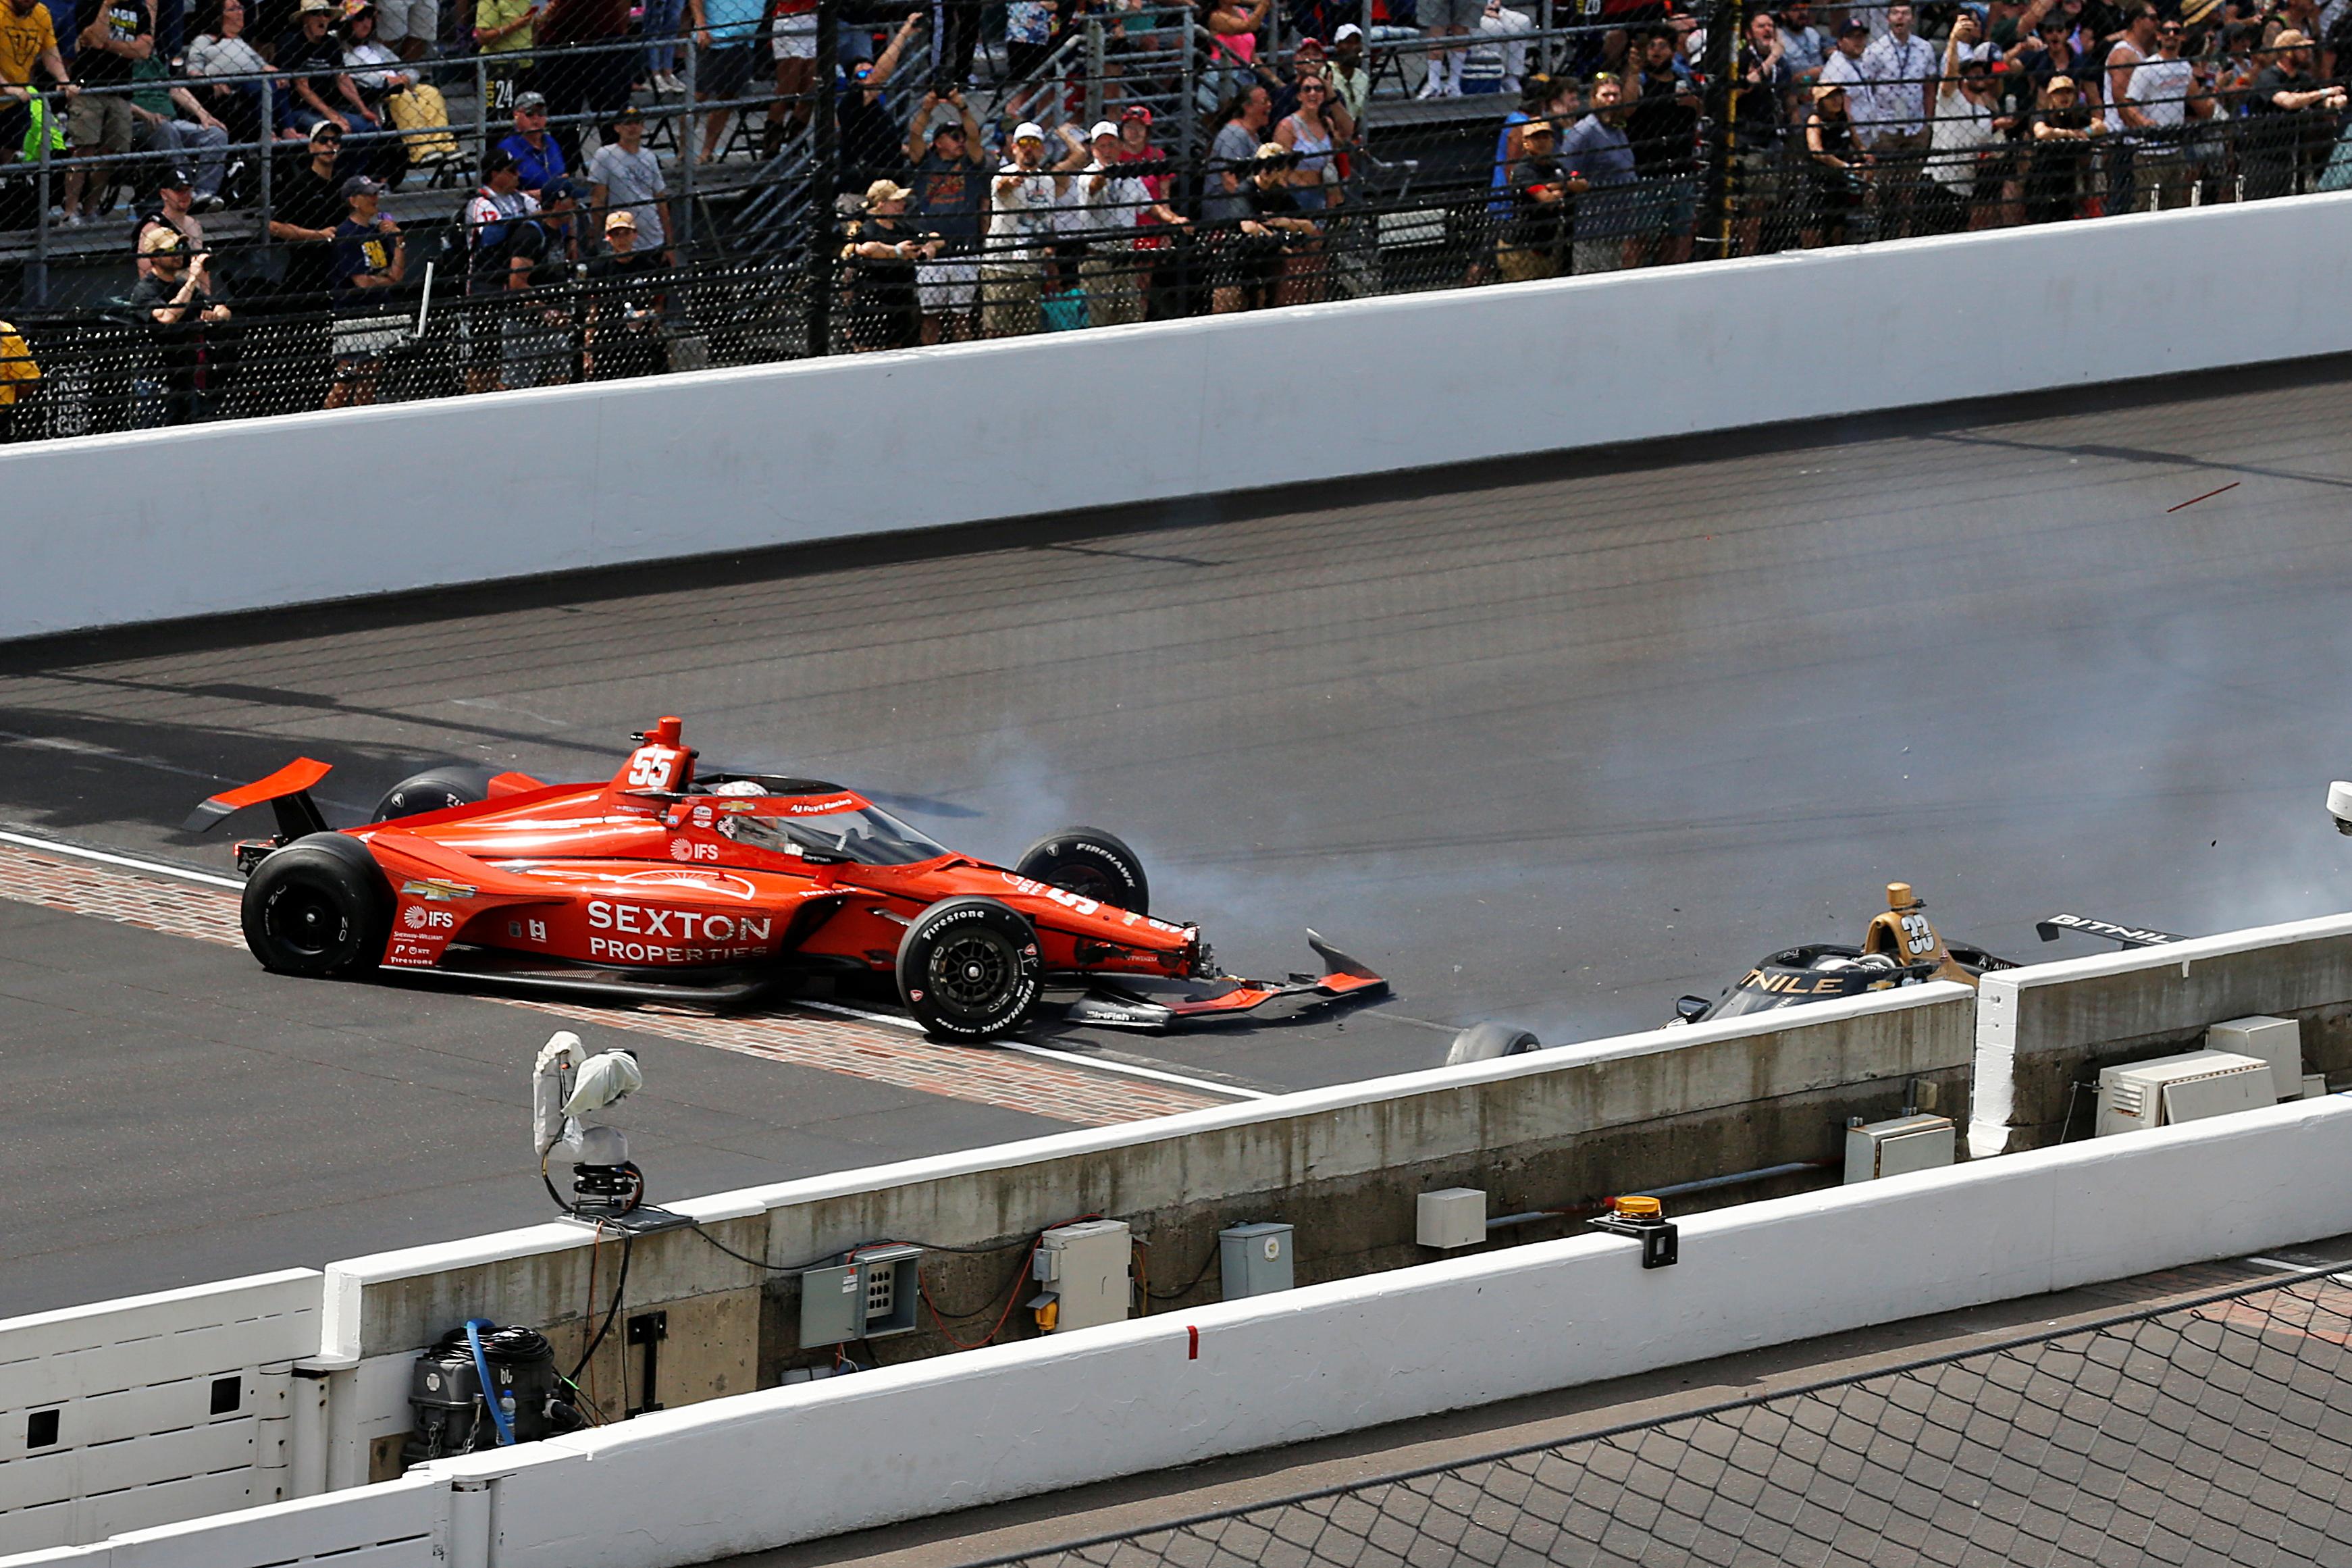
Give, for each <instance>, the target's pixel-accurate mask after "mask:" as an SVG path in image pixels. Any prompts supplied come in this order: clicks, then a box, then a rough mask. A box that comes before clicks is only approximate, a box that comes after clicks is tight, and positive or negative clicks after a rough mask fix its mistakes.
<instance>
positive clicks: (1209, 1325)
mask: <svg viewBox="0 0 2352 1568" xmlns="http://www.w3.org/2000/svg"><path fill="white" fill-rule="evenodd" d="M2347 1191H2352V1097H2347V1096H2332V1097H2328V1098H2325V1099H2320V1100H2307V1101H2295V1102H2289V1103H2287V1104H2284V1105H2280V1106H2277V1107H2274V1108H2273V1109H2271V1110H2257V1111H2250V1112H2246V1113H2244V1114H2242V1115H2238V1116H2230V1117H2221V1118H2216V1119H2214V1120H2212V1121H2203V1122H2198V1123H2192V1124H2190V1125H2188V1126H2184V1127H2176V1128H2166V1129H2161V1130H2158V1131H2150V1132H2144V1133H2139V1134H2135V1135H2132V1136H2129V1137H2122V1138H2114V1139H2105V1140H2101V1141H2099V1142H2095V1143H2080V1144H2070V1145H2067V1146H2064V1147H2061V1148H2053V1149H2046V1150H2040V1151H2034V1152H2027V1153H2021V1154H2017V1155H2012V1156H2011V1157H2009V1158H2006V1159H2002V1160H2000V1161H1998V1162H1993V1163H1969V1164H1964V1165H1960V1166H1958V1167H1955V1168H1952V1169H1948V1170H1943V1171H1931V1172H1923V1173H1917V1174H1915V1175H1909V1176H1898V1177H1893V1178H1889V1179H1887V1180H1885V1181H1880V1182H1874V1183H1870V1184H1863V1185H1858V1186H1853V1187H1843V1188H1839V1189H1836V1190H1832V1191H1829V1192H1823V1193H1813V1194H1798V1195H1794V1196H1790V1197H1784V1198H1779V1199H1773V1200H1769V1201H1766V1202H1761V1203H1756V1204H1750V1205H1744V1206H1741V1207H1738V1208H1734V1209H1727V1210H1723V1211H1718V1212H1717V1213H1713V1214H1707V1215H1697V1216H1695V1217H1693V1218H1690V1219H1688V1220H1686V1221H1685V1222H1684V1224H1683V1226H1682V1235H1681V1262H1680V1263H1679V1264H1678V1265H1677V1266H1675V1267H1674V1268H1665V1269H1658V1270H1644V1269H1643V1268H1641V1267H1640V1266H1639V1263H1638V1247H1637V1245H1636V1244H1635V1243H1633V1242H1632V1241H1630V1240H1625V1239H1622V1238H1619V1237H1604V1236H1598V1235H1587V1236H1581V1237H1573V1238H1569V1239H1563V1240H1558V1241H1551V1242H1544V1243H1539V1244H1536V1245H1532V1246H1528V1247H1515V1248H1511V1249H1509V1250H1507V1251H1504V1252H1499V1253H1493V1254H1488V1255H1486V1256H1481V1257H1475V1258H1462V1259H1458V1260H1454V1261H1448V1262H1441V1263H1433V1264H1429V1265H1425V1266H1423V1267H1420V1268H1411V1269H1406V1270H1401V1271H1396V1272H1391V1273H1388V1274H1383V1275H1379V1276H1374V1277H1370V1278H1365V1279H1349V1280H1339V1281H1334V1282H1331V1283H1328V1284H1324V1285H1317V1286H1308V1287H1306V1288H1303V1289H1297V1290H1293V1291H1290V1292H1287V1293H1286V1294H1282V1295H1277V1296H1271V1297H1261V1298H1257V1299H1255V1300H1246V1301H1236V1302H1232V1303H1227V1304H1222V1305H1216V1306H1208V1307H1202V1308H1201V1309H1199V1310H1193V1311H1188V1312H1182V1313H1176V1314H1171V1315H1169V1316H1166V1317H1160V1318H1152V1319H1146V1320H1140V1321H1130V1322H1127V1323H1122V1324H1114V1325H1110V1326H1108V1327H1105V1328H1100V1329H1091V1330H1083V1331H1076V1332H1073V1333H1071V1334H1069V1335H1067V1336H1064V1337H1060V1338H1057V1339H1055V1340H1054V1341H1051V1342H1031V1343H1026V1344H1016V1345H1007V1346H1003V1347H998V1348H995V1349H991V1350H984V1351H980V1352H973V1353H971V1354H970V1355H962V1356H954V1357H948V1358H942V1359H940V1360H937V1361H932V1362H927V1363H921V1364H919V1365H909V1366H903V1367H897V1368H890V1369H886V1370H883V1371H878V1372H874V1373H866V1374H862V1375H860V1376H857V1377H854V1378H849V1379H845V1380H835V1381H828V1382H824V1383H817V1384H800V1385H796V1386H793V1387H788V1388H780V1389H773V1390H770V1391H767V1392H763V1393H760V1394H748V1395H745V1396H743V1397H741V1398H739V1399H731V1400H727V1401H723V1402H719V1403H713V1404H709V1405H701V1406H698V1407H696V1408H693V1409H688V1410H680V1411H670V1412H663V1413H658V1414H655V1415H646V1416H643V1417H640V1418H639V1419H637V1420H635V1421H633V1422H630V1423H628V1424H626V1425H625V1426H615V1427H607V1428H601V1429H595V1430H592V1431H588V1432H583V1433H580V1434H575V1435H573V1436H568V1437H562V1438H555V1439H551V1440H549V1441H547V1442H544V1443H540V1444H534V1445H530V1446H529V1447H527V1448H523V1449H509V1450H504V1451H493V1452H488V1453H483V1454H475V1455H468V1456H466V1457H464V1458H457V1459H452V1460H444V1461H439V1462H437V1463H435V1464H433V1465H429V1466H425V1467H420V1468H419V1469H417V1470H416V1471H415V1472H412V1473H411V1474H410V1475H408V1476H406V1477H404V1478H403V1479H400V1480H397V1481H394V1482H391V1483H388V1484H387V1485H384V1486H381V1487H371V1488H365V1489H361V1490H358V1491H353V1492H348V1493H340V1494H336V1495H334V1496H331V1497H328V1498H323V1499H314V1500H310V1501H308V1502H303V1503H292V1504H279V1505H276V1506H273V1507H270V1508H265V1509H259V1510H252V1511H250V1512H248V1513H247V1514H244V1515H239V1516H231V1517H229V1518H226V1519H222V1520H215V1521H196V1522H194V1523H191V1524H187V1525H183V1526H179V1527H175V1528H172V1529H167V1530H161V1531H145V1532H139V1533H134V1534H131V1535H128V1536H124V1537H121V1538H119V1539H118V1540H116V1541H114V1542H109V1543H106V1544H104V1545H101V1546H97V1547H93V1548H89V1549H84V1550H82V1551H79V1552H50V1553H35V1554H33V1555H31V1556H27V1557H22V1558H14V1559H7V1560H5V1561H0V1568H31V1565H32V1564H35V1563H41V1564H64V1563H76V1564H80V1565H84V1568H96V1565H99V1564H103V1565H105V1568H147V1565H149V1564H157V1565H160V1564H166V1563H169V1564H174V1565H178V1564H190V1563H202V1564H205V1568H263V1565H265V1564H273V1563H285V1562H287V1561H289V1560H291V1559H294V1558H296V1557H297V1556H298V1555H299V1556H302V1557H316V1556H319V1555H321V1554H324V1553H326V1552H352V1556H351V1557H350V1558H347V1559H344V1560H346V1561H354V1562H364V1563H368V1564H369V1565H370V1568H387V1565H389V1568H439V1565H440V1564H443V1563H446V1564H458V1565H467V1568H542V1565H543V1568H668V1565H670V1564H684V1563H700V1562H705V1561H709V1560H710V1559H712V1558H715V1557H719V1556H723V1555H726V1554H728V1553H731V1552H751V1551H757V1550H761V1549H763V1548H768V1547H773V1546H778V1545H782V1544H785V1543H788V1542H794V1541H801V1540H809V1539H814V1538H818V1537H823V1536H827V1535H833V1534H837V1533H839V1532H842V1531H849V1530H856V1529H859V1528H864V1527H869V1526H874V1525H879V1524H885V1523H888V1522H890V1521H895V1520H900V1519H906V1518H910V1517H919V1516H923V1515H929V1514H935V1513H940V1512H945V1511H948V1510H954V1509H960V1508H967V1507H971V1506H975V1505H978V1504H982V1503H988V1502H993V1501H999V1500H1004V1499H1008V1498H1017V1497H1022V1496H1026V1495H1033V1494H1036V1493H1041V1492H1047V1491H1053V1490H1058V1489H1064V1488H1067V1487H1072V1486H1077V1485H1082V1484H1085V1483H1087V1482H1090V1481H1096V1480H1100V1479H1107V1478H1110V1477H1115V1476H1120V1475H1129V1474H1135V1473H1139V1472H1142V1471H1148V1470H1154V1469H1160V1468H1166V1467H1169V1466H1173V1465H1181V1464H1187V1463H1192V1462H1196V1461H1199V1460H1202V1459H1206V1458H1213V1457H1216V1456H1220V1455H1226V1454H1234V1453H1240V1452H1246V1451H1249V1450H1252V1449H1256V1448H1264V1447H1274V1446H1276V1445H1281V1444H1287V1443H1294V1442H1298V1441H1301V1440H1305V1439H1307V1438H1312V1437H1318V1436H1328V1435H1331V1434H1334V1433H1342V1432H1349V1431H1355V1430H1360V1429H1362V1428H1365V1427H1369V1426H1378V1425H1381V1424H1384V1423H1388V1422H1392V1421H1398V1420H1404V1419H1409V1418H1412V1417H1414V1416H1419V1415H1428V1414H1432V1413H1434V1412H1438V1411H1443V1410H1447V1409H1455V1408H1460V1407H1464V1406H1469V1405H1481V1404H1486V1403H1490V1402H1493V1401H1496V1400H1500V1399H1506V1398H1510V1397H1513V1396H1517V1395H1520V1394H1529V1393H1533V1392H1537V1391H1539V1390H1545V1389H1556V1388H1563V1387H1570V1386H1574V1385H1577V1384H1585V1383H1591V1382H1597V1381H1601V1380H1604V1379H1607V1378H1609V1377H1612V1376H1614V1375H1617V1374H1620V1373H1622V1372H1623V1371H1624V1370H1625V1369H1626V1368H1627V1367H1628V1366H1641V1367H1660V1366H1672V1365H1678V1364H1684V1363H1690V1362H1695V1361H1699V1360H1704V1359H1706V1358H1710V1357H1714V1356H1720V1355H1726V1354H1730V1353H1733V1352H1740V1351H1746V1350H1752V1349H1756V1348H1759V1347H1762V1346H1767V1345H1772V1344H1779V1343H1785V1342H1791V1341H1796V1340H1801V1339H1805V1338H1810V1337H1812V1336H1815V1335H1819V1334H1823V1333H1831V1332H1835V1331H1842V1330H1846V1329H1852V1328H1856V1327H1862V1326H1866V1325H1869V1324H1874V1323H1881V1322H1886V1321H1895V1320H1899V1319H1903V1318H1908V1317H1915V1316H1918V1315H1921V1314H1925V1313H1930V1312H1937V1311H1944V1310H1952V1309H1956V1308H1959V1307H1965V1306H1970V1305H1975V1304H1979V1303H1982V1302H1987V1301H1993V1300H2009V1299H2013V1298H2018V1297H2023V1296H2032V1295H2036V1294H2040V1293H2042V1292H2046V1291H2051V1290H2058V1289H2068V1288H2071V1287H2074V1286H2077V1285H2082V1284H2087V1283H2091V1282H2094V1281H2097V1280H2102V1279H2115V1278H2119V1277H2122V1276H2125V1275H2129V1274H2134V1273H2138V1272H2142V1271H2146V1270H2150V1269H2158V1268H2168V1267H2177V1266H2179V1265H2182V1264H2188V1263H2193V1262H2199V1261H2202V1260H2206V1259H2210V1258H2222V1257H2229V1256H2234V1255H2240V1254H2243V1253H2245V1252H2248V1251H2252V1250H2258V1249H2261V1248H2264V1247H2279V1246H2284V1245H2286V1244H2289V1243H2292V1242H2294V1241H2299V1240H2305V1239H2308V1238H2310V1237H2318V1236H2325V1235H2328V1234H2331V1233H2335V1232H2340V1231H2342V1230H2343V1229H2344V1228H2345V1227H2346V1226H2347V1223H2352V1207H2347V1198H2346V1195H2345V1194H2347ZM1831 1280H1833V1281H1835V1282H1836V1288H1835V1289H1834V1290H1827V1291H1825V1290H1824V1289H1823V1288H1822V1287H1823V1282H1824V1281H1831ZM297 1549H299V1550H297Z"/></svg>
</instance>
